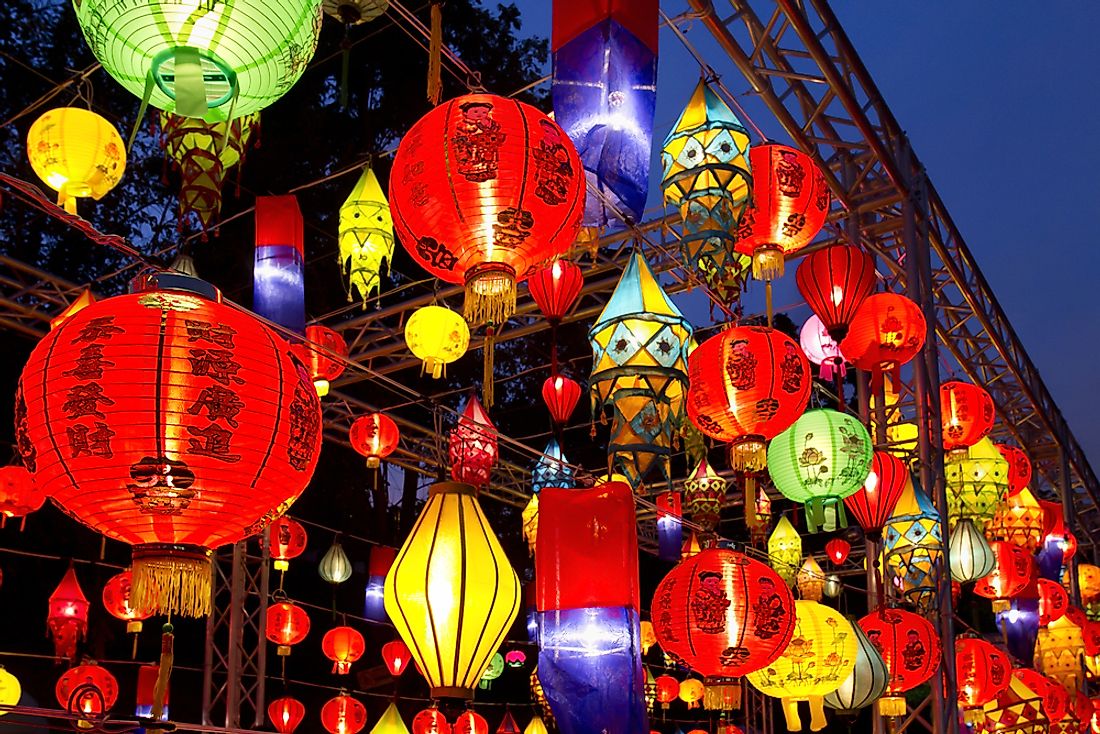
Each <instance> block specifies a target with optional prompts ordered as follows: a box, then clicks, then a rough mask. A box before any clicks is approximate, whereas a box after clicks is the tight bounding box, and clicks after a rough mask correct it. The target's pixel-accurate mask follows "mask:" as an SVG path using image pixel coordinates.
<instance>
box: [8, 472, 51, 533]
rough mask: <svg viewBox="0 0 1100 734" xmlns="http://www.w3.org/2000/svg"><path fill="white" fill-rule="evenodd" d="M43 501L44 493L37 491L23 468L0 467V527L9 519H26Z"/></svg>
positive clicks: (36, 486)
mask: <svg viewBox="0 0 1100 734" xmlns="http://www.w3.org/2000/svg"><path fill="white" fill-rule="evenodd" d="M45 501H46V493H45V492H41V491H39V489H38V485H37V484H35V481H34V477H33V476H31V473H30V472H29V471H27V470H26V468H25V467H22V466H18V465H14V466H4V467H0V527H3V526H4V522H5V521H6V520H7V519H8V518H9V517H26V516H27V515H29V514H30V513H32V512H34V511H35V510H37V509H38V508H40V507H41V506H42V503H43V502H45Z"/></svg>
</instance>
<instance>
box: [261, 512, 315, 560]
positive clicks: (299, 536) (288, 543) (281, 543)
mask: <svg viewBox="0 0 1100 734" xmlns="http://www.w3.org/2000/svg"><path fill="white" fill-rule="evenodd" d="M306 540H307V538H306V529H305V528H304V527H302V524H301V523H300V522H298V521H297V520H292V519H291V518H289V517H287V516H286V515H283V516H282V517H277V518H275V519H274V520H272V522H271V525H269V526H268V528H267V543H268V548H269V551H270V553H271V557H272V558H273V559H275V564H274V565H275V570H276V571H286V570H287V569H288V568H290V559H292V558H297V557H298V556H300V555H302V553H303V552H304V551H305V549H306Z"/></svg>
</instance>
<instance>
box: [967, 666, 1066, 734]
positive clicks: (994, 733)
mask: <svg viewBox="0 0 1100 734" xmlns="http://www.w3.org/2000/svg"><path fill="white" fill-rule="evenodd" d="M982 708H983V709H984V710H985V723H984V726H983V727H981V730H982V731H983V732H984V733H985V734H1008V732H1011V733H1012V734H1047V731H1048V726H1049V724H1050V721H1049V720H1048V719H1047V717H1046V714H1044V713H1043V699H1042V698H1041V697H1040V696H1039V695H1038V694H1037V693H1035V692H1034V691H1033V690H1031V689H1030V688H1028V687H1027V684H1025V683H1024V682H1023V681H1022V680H1020V679H1019V678H1017V677H1016V676H1014V675H1013V676H1009V682H1008V688H1007V689H1005V690H1004V691H1003V692H1002V693H1000V694H998V695H997V696H996V697H994V698H993V700H992V701H989V702H988V703H986V704H985V706H983V707H982Z"/></svg>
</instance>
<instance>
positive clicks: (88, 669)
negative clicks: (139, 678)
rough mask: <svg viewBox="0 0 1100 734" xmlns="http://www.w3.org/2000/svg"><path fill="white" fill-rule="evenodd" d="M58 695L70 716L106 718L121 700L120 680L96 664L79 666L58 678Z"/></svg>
mask: <svg viewBox="0 0 1100 734" xmlns="http://www.w3.org/2000/svg"><path fill="white" fill-rule="evenodd" d="M54 694H55V695H56V696H57V702H58V703H59V704H61V708H63V709H65V710H66V711H68V712H69V713H73V714H78V715H80V716H87V717H102V716H103V715H104V714H105V713H107V712H108V711H110V710H111V707H112V706H114V705H115V702H116V701H118V681H117V680H115V677H114V676H113V675H111V673H110V671H109V670H107V669H106V668H103V667H101V666H99V665H96V664H95V663H91V664H88V665H78V666H76V667H75V668H70V669H69V670H67V671H65V672H64V673H63V674H62V676H61V677H60V678H58V680H57V685H56V686H55V687H54Z"/></svg>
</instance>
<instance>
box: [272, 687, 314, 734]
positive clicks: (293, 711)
mask: <svg viewBox="0 0 1100 734" xmlns="http://www.w3.org/2000/svg"><path fill="white" fill-rule="evenodd" d="M305 716H306V707H305V706H304V705H302V702H301V701H299V700H298V699H296V698H292V697H290V696H283V697H282V698H276V699H275V700H274V701H272V702H271V703H269V704H268V705H267V718H269V719H270V720H271V725H272V726H274V727H275V731H277V732H279V734H294V730H295V729H297V728H298V724H301V723H302V719H304V718H305Z"/></svg>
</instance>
